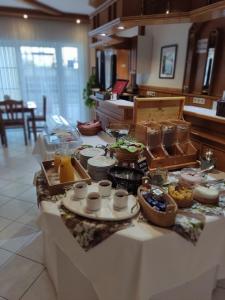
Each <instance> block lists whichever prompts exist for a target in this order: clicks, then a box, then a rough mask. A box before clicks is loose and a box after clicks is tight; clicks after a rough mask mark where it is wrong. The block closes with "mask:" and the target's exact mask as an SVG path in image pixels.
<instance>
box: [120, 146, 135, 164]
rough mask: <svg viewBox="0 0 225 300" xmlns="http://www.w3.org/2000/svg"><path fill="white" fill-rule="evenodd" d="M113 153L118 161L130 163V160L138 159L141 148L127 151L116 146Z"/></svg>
mask: <svg viewBox="0 0 225 300" xmlns="http://www.w3.org/2000/svg"><path fill="white" fill-rule="evenodd" d="M114 153H115V156H116V159H117V160H118V161H119V162H131V163H132V162H136V161H137V160H138V158H139V155H140V153H141V150H140V151H136V152H133V153H131V152H129V151H127V150H126V149H120V148H116V149H115V150H114Z"/></svg>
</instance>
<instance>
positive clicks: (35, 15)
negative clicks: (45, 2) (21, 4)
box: [0, 6, 90, 24]
mask: <svg viewBox="0 0 225 300" xmlns="http://www.w3.org/2000/svg"><path fill="white" fill-rule="evenodd" d="M23 14H27V15H28V16H29V18H30V19H44V20H53V21H65V22H73V23H74V22H76V19H80V20H81V23H85V24H89V23H90V21H89V16H88V15H82V14H71V13H62V14H61V15H57V16H56V15H49V14H47V13H44V12H43V11H40V10H36V9H24V8H12V7H5V6H0V16H6V17H19V18H21V17H22V16H23Z"/></svg>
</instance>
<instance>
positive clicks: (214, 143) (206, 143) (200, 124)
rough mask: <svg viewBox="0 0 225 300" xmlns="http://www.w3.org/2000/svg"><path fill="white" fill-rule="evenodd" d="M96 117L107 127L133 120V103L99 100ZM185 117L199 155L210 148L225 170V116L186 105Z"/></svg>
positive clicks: (221, 168) (218, 165)
mask: <svg viewBox="0 0 225 300" xmlns="http://www.w3.org/2000/svg"><path fill="white" fill-rule="evenodd" d="M93 99H94V100H95V101H96V109H95V112H96V117H97V119H99V120H100V121H101V122H102V127H103V129H105V128H106V127H107V126H108V125H109V123H126V124H132V122H133V103H132V102H128V101H125V100H116V101H111V100H109V101H108V100H105V101H102V100H97V99H96V98H95V97H93ZM183 115H184V119H185V120H186V121H189V122H191V124H192V131H191V139H192V141H193V144H194V145H195V147H196V148H197V149H198V152H199V156H200V155H201V154H202V153H204V151H205V150H207V149H208V148H210V149H212V150H213V151H214V153H215V156H216V158H217V164H216V167H217V169H219V170H221V171H225V118H222V117H217V116H216V115H215V111H214V110H212V109H206V108H199V107H195V106H185V108H184V113H183Z"/></svg>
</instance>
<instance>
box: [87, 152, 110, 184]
mask: <svg viewBox="0 0 225 300" xmlns="http://www.w3.org/2000/svg"><path fill="white" fill-rule="evenodd" d="M115 163H116V160H115V159H114V158H110V157H107V156H95V157H92V158H90V159H89V160H88V163H87V166H88V167H87V169H88V173H89V175H90V176H91V178H92V179H93V180H95V181H100V180H102V179H106V178H107V173H108V171H109V169H110V168H112V167H113V166H114V165H115Z"/></svg>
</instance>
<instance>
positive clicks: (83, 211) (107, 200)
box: [62, 191, 140, 221]
mask: <svg viewBox="0 0 225 300" xmlns="http://www.w3.org/2000/svg"><path fill="white" fill-rule="evenodd" d="M113 194H114V191H112V195H111V196H110V197H103V198H102V206H101V209H100V210H99V211H96V212H91V211H88V210H87V208H86V199H81V200H72V199H73V197H72V192H70V191H69V192H67V196H66V197H64V198H63V199H62V204H63V205H64V206H65V207H66V208H67V209H68V210H70V211H71V212H73V213H75V214H77V215H79V216H82V217H86V218H89V219H94V220H102V221H121V220H126V219H130V218H132V217H134V216H135V215H136V214H137V213H138V212H139V210H140V205H139V203H138V201H137V199H136V197H134V196H133V195H129V196H128V205H127V207H126V208H124V209H121V210H115V209H114V208H113ZM136 203H137V205H136V206H135V204H136ZM134 206H135V207H134ZM133 207H134V208H133ZM132 208H133V209H132Z"/></svg>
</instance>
